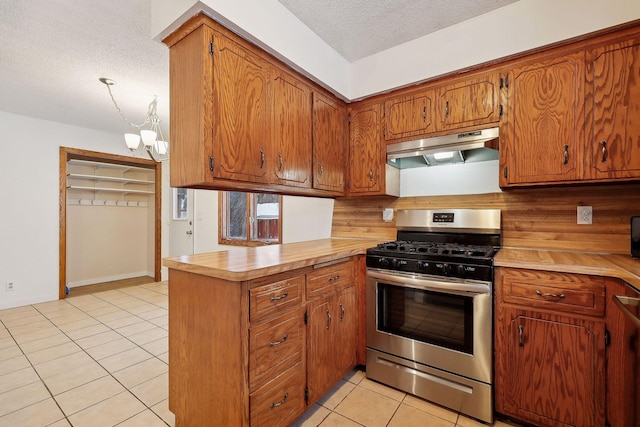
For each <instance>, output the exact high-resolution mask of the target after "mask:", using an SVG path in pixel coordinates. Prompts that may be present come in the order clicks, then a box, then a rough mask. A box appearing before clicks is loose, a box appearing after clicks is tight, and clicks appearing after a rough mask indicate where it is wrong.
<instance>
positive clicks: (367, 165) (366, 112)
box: [349, 104, 386, 193]
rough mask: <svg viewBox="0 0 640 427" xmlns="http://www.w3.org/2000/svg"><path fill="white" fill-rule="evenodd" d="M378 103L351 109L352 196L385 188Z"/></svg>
mask: <svg viewBox="0 0 640 427" xmlns="http://www.w3.org/2000/svg"><path fill="white" fill-rule="evenodd" d="M381 110H382V109H381V108H380V105H379V104H374V105H367V106H363V107H359V108H354V109H352V110H351V114H350V117H349V193H377V192H380V191H381V190H382V189H383V188H384V170H385V157H386V151H385V146H384V144H383V142H382V135H381V123H382V122H381V119H382V117H381V113H382V111H381Z"/></svg>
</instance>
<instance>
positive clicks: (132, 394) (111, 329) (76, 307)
mask: <svg viewBox="0 0 640 427" xmlns="http://www.w3.org/2000/svg"><path fill="white" fill-rule="evenodd" d="M112 291H118V290H117V289H114V290H112ZM106 292H110V291H106ZM118 292H119V291H118ZM121 293H123V294H125V293H124V292H121ZM158 293H159V292H158ZM91 295H93V294H91ZM125 295H127V296H130V295H128V294H125ZM93 296H94V297H96V298H98V299H100V300H102V301H104V302H106V303H107V304H111V305H112V306H114V307H116V308H118V309H119V310H122V311H126V312H127V313H129V314H130V315H132V316H135V317H138V318H139V319H141V320H143V321H147V320H146V319H142V318H141V317H140V316H138V315H136V314H133V313H131V312H129V311H128V310H126V309H124V308H121V307H118V306H117V305H115V304H113V303H112V302H110V301H108V300H105V299H102V298H99V297H97V296H95V295H93ZM135 298H136V299H139V300H140V298H137V297H135ZM141 301H144V300H141ZM65 302H67V303H68V304H69V305H71V306H72V307H74V308H75V309H76V310H78V311H80V312H82V313H83V314H85V315H87V316H89V317H91V318H92V319H93V320H95V321H97V322H98V323H100V324H101V325H104V326H105V327H107V328H109V330H110V331H113V332H115V333H116V334H118V335H120V336H121V337H122V338H124V339H126V340H128V341H129V342H131V343H132V344H134V345H135V346H136V347H138V348H139V349H141V350H143V351H145V352H146V353H148V354H149V355H150V356H151V358H156V359H158V360H160V361H161V362H162V363H165V362H164V361H163V360H162V359H160V358H159V357H157V356H156V355H154V354H152V353H150V352H149V351H147V350H146V349H144V348H142V347H141V346H139V345H138V344H137V343H135V342H133V341H131V340H130V339H129V338H128V337H126V336H124V335H122V334H121V333H119V332H118V331H117V330H116V329H113V328H112V327H111V326H109V325H107V324H105V323H103V322H101V321H100V320H99V319H96V318H95V317H93V316H92V315H91V314H89V313H87V312H86V311H84V310H83V309H81V308H79V307H78V306H76V305H74V304H71V303H70V302H68V301H65ZM144 302H147V301H144ZM149 304H152V305H155V306H156V307H159V308H163V309H164V307H160V306H158V305H157V304H154V303H149ZM32 307H33V306H32ZM33 308H34V309H35V310H36V311H37V312H38V313H40V314H41V315H42V316H44V317H45V318H46V319H47V320H48V321H49V322H51V324H53V325H54V326H55V327H56V328H57V329H58V330H59V331H60V332H62V334H64V335H65V336H66V337H67V338H69V339H70V340H71V341H72V342H73V343H74V344H75V345H78V344H77V343H76V342H75V340H74V339H73V338H71V337H70V336H69V335H67V333H66V332H65V331H63V330H62V329H60V328H59V327H58V325H56V324H54V323H53V322H52V321H51V320H50V319H49V318H48V317H47V315H46V314H44V313H42V312H41V311H40V310H38V309H37V308H36V307H33ZM165 310H166V309H165ZM159 317H160V316H159ZM156 326H157V325H156ZM88 327H90V326H88ZM79 329H83V328H79ZM162 329H164V328H162ZM70 332H71V331H70ZM94 335H96V334H94ZM89 336H93V335H89ZM85 338H86V337H85ZM16 344H17V343H16ZM98 345H102V344H98ZM18 346H19V345H18ZM78 347H79V348H80V350H82V351H83V352H84V353H85V354H86V355H87V356H89V357H90V358H91V360H93V361H94V362H96V363H97V364H98V365H100V367H101V368H102V369H104V370H105V371H106V372H107V374H108V375H109V376H110V377H111V378H113V379H114V380H115V381H116V382H117V383H118V384H120V385H121V386H122V387H123V388H124V389H125V391H127V392H128V393H129V394H130V395H131V396H133V397H134V398H135V399H136V400H138V401H139V402H140V403H141V404H142V405H143V406H144V407H145V409H144V410H142V411H140V412H138V413H136V414H133V415H132V416H131V417H129V418H127V419H126V420H123V421H122V422H120V423H118V424H122V423H123V422H125V421H127V420H129V419H131V418H133V417H135V416H137V415H139V414H141V413H142V412H144V411H145V410H147V409H148V410H149V411H151V412H152V413H153V414H154V415H156V416H157V417H158V418H159V419H160V420H161V421H162V422H163V423H165V424H166V425H167V426H168V425H169V424H168V423H167V422H166V421H165V420H164V419H163V418H162V417H161V416H160V415H158V414H157V413H156V412H155V411H154V410H153V409H151V407H149V406H147V404H146V403H144V402H143V401H142V400H141V399H140V398H139V397H138V396H136V395H135V394H134V393H133V392H132V391H131V390H129V388H128V387H126V386H125V385H124V384H122V382H120V381H119V380H118V379H117V378H116V377H115V376H114V375H113V374H114V372H111V371H109V370H108V369H106V368H105V367H104V366H103V365H102V364H101V363H100V361H99V360H97V359H95V358H94V357H93V356H92V355H91V354H89V353H88V352H87V351H86V349H84V348H82V347H80V346H79V345H78ZM20 350H21V351H22V348H21V349H20ZM125 351H129V350H123V351H121V352H118V353H115V354H113V355H111V356H115V355H117V354H120V353H124V352H125ZM111 356H108V357H111ZM25 357H27V356H26V354H25ZM61 357H66V356H61ZM27 359H28V357H27ZM57 359H59V358H57ZM105 359H106V358H105ZM52 360H56V359H52ZM142 362H144V361H141V362H138V363H142ZM29 363H31V361H30V360H29ZM136 364H137V363H136ZM136 364H134V365H132V366H135V365H136ZM32 367H33V365H32ZM127 368H128V367H127ZM123 369H126V368H123ZM34 370H35V367H34ZM116 372H119V371H116ZM36 374H38V372H37V371H36ZM160 375H163V374H160ZM160 375H158V376H160ZM105 376H106V375H105ZM158 376H156V377H153V378H152V379H155V378H157V377H158ZM38 377H40V374H38ZM100 378H104V377H100ZM98 379H99V378H98ZM41 381H42V379H41ZM93 381H95V380H93ZM93 381H89V383H91V382H93ZM147 381H150V380H147ZM147 381H144V382H147ZM42 382H43V383H44V381H42ZM144 382H142V383H141V384H143V383H144ZM89 383H85V384H89ZM85 384H81V385H78V386H76V387H72V388H71V389H69V390H66V391H65V392H63V393H66V392H67V391H70V390H73V389H76V388H78V387H82V386H83V385H85ZM44 385H45V387H47V386H46V383H45V384H44ZM138 385H140V384H138ZM47 390H48V391H49V394H51V391H50V390H49V388H48V387H47ZM61 394H62V393H61ZM51 397H52V398H53V400H54V401H55V402H56V405H57V406H58V407H59V408H60V405H59V404H58V401H57V400H56V398H55V396H53V394H51ZM111 397H113V396H111ZM111 397H109V398H107V399H103V400H101V401H99V402H96V403H94V404H93V405H90V406H88V407H87V408H90V407H91V406H95V405H97V404H98V403H101V402H104V401H105V400H108V399H110V398H111ZM87 408H84V409H82V410H81V411H83V410H86V409H87ZM60 411H61V412H62V413H63V414H64V415H65V418H66V419H67V421H69V419H68V416H67V414H66V413H65V412H64V411H63V410H62V408H60ZM81 411H78V412H81ZM69 416H70V415H69ZM69 424H71V422H70V421H69ZM71 425H72V426H73V424H71Z"/></svg>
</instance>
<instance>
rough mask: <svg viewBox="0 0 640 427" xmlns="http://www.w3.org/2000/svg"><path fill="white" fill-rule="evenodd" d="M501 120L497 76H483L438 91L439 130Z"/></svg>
mask: <svg viewBox="0 0 640 427" xmlns="http://www.w3.org/2000/svg"><path fill="white" fill-rule="evenodd" d="M499 120H500V76H499V75H498V74H494V73H491V74H484V75H482V76H478V77H475V78H471V79H465V80H462V81H460V82H458V83H454V84H452V85H449V86H445V87H443V88H440V89H439V90H438V130H445V129H458V128H464V127H468V126H477V125H482V124H487V123H497V122H498V121H499Z"/></svg>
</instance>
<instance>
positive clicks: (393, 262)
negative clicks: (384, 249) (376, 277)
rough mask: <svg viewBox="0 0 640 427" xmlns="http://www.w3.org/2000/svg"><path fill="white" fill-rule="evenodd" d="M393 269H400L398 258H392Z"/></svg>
mask: <svg viewBox="0 0 640 427" xmlns="http://www.w3.org/2000/svg"><path fill="white" fill-rule="evenodd" d="M391 267H393V268H398V260H397V259H396V258H391Z"/></svg>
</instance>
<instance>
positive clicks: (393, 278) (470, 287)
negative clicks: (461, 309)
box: [367, 270, 491, 294]
mask: <svg viewBox="0 0 640 427" xmlns="http://www.w3.org/2000/svg"><path fill="white" fill-rule="evenodd" d="M367 276H369V277H372V278H374V279H379V280H384V281H387V282H392V283H399V282H401V283H402V284H403V285H411V286H413V287H416V288H420V289H432V290H434V291H440V292H443V291H444V292H447V291H449V292H470V293H474V294H490V293H491V286H490V285H489V284H486V285H485V284H482V283H472V282H466V281H460V282H448V281H445V280H437V279H431V278H429V279H423V278H419V277H416V276H399V275H395V274H389V273H382V272H380V271H373V270H367Z"/></svg>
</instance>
